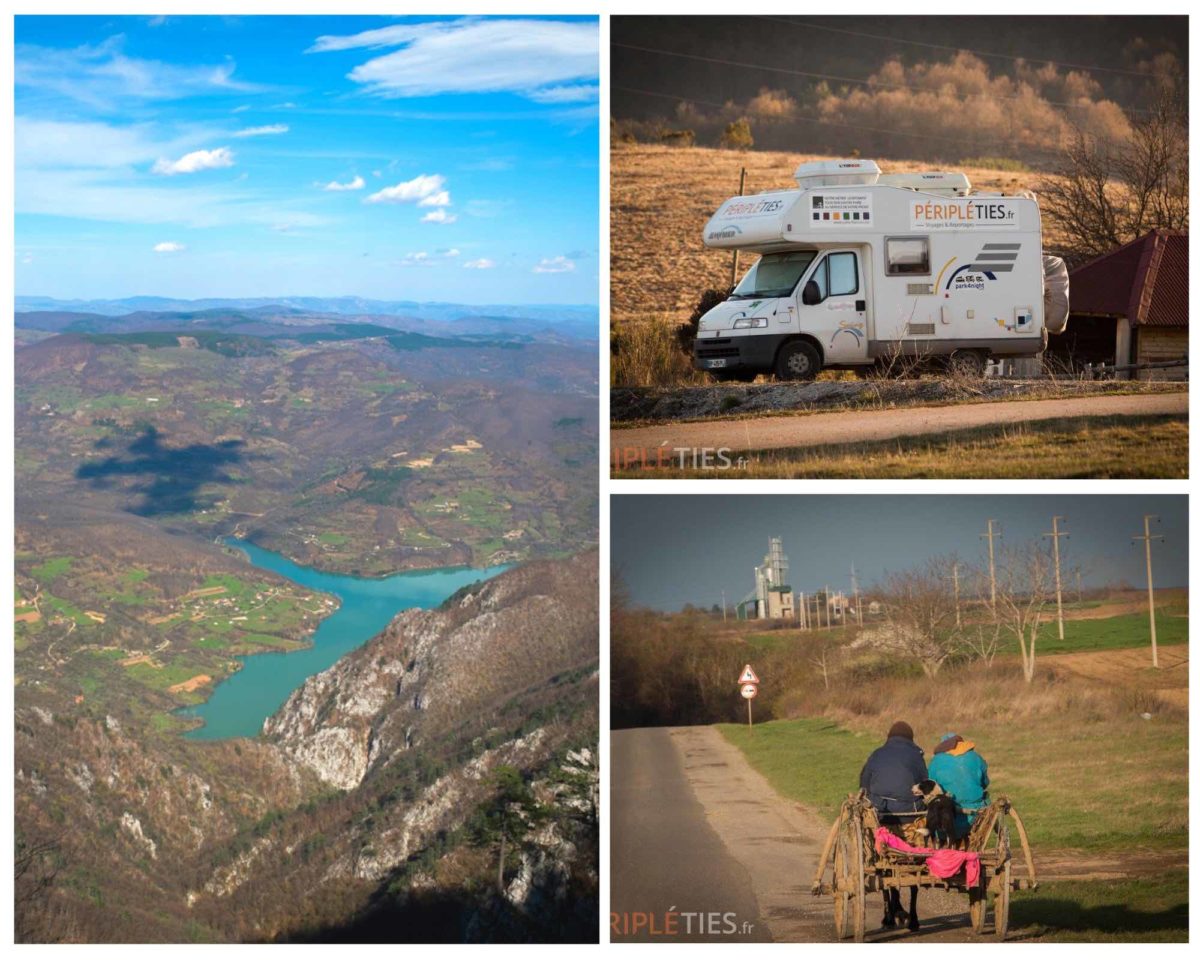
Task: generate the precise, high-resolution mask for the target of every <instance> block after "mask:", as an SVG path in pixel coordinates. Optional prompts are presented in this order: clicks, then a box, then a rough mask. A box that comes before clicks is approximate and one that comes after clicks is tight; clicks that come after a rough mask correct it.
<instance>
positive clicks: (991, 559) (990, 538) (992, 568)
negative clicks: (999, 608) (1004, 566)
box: [979, 520, 1003, 620]
mask: <svg viewBox="0 0 1200 960" xmlns="http://www.w3.org/2000/svg"><path fill="white" fill-rule="evenodd" d="M995 522H996V521H995V520H989V521H988V528H987V533H981V534H980V535H979V539H980V540H987V542H988V576H989V577H990V578H991V581H992V619H993V620H995V619H996V546H995V543H994V540H995V539H996V538H997V537H1000V534H998V533H996V531H995V530H993V529H992V524H994V523H995ZM1000 538H1001V539H1003V538H1002V537H1000Z"/></svg>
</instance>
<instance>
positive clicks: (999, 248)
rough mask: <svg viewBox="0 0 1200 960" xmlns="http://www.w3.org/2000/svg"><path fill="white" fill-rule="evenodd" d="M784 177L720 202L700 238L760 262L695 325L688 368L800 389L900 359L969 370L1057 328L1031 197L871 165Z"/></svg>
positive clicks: (1032, 349)
mask: <svg viewBox="0 0 1200 960" xmlns="http://www.w3.org/2000/svg"><path fill="white" fill-rule="evenodd" d="M795 176H796V183H797V189H795V190H782V191H778V192H772V193H760V194H758V195H756V196H743V197H733V198H731V199H729V200H727V201H725V203H723V204H722V205H721V208H720V209H719V210H717V212H716V213H715V214H713V217H712V219H711V220H709V221H708V225H707V226H706V227H705V228H704V243H705V245H707V246H709V247H715V248H718V249H724V250H743V251H746V252H749V253H757V254H761V257H760V258H759V260H758V261H757V262H756V263H755V264H754V265H753V266H752V267H751V268H750V270H749V271H747V273H746V275H745V276H744V277H743V278H742V280H741V282H740V283H739V284H738V285H737V287H735V288H734V290H733V292H732V294H730V296H729V299H727V300H726V301H725V302H723V303H721V304H719V305H718V306H716V307H713V309H711V310H709V311H708V313H706V314H705V315H704V316H703V317H702V318H701V319H700V325H699V330H698V331H697V334H696V342H695V347H694V363H695V366H696V368H697V369H700V370H707V371H709V372H710V373H712V374H713V375H714V376H715V377H716V378H717V379H721V380H732V379H737V380H751V379H753V378H754V376H755V375H757V374H759V373H769V372H773V373H774V374H775V375H776V376H778V377H779V378H781V379H787V380H806V379H811V378H812V377H815V376H816V375H817V373H818V372H819V371H820V370H821V369H822V368H823V367H857V366H863V365H866V364H872V363H876V362H884V361H891V360H892V359H893V358H896V357H901V356H903V357H918V358H937V359H938V360H940V361H944V362H946V363H948V364H950V365H952V366H953V367H955V368H957V369H959V370H962V371H963V372H968V373H980V374H982V372H983V370H984V368H985V365H986V362H987V361H988V359H989V358H993V357H995V358H999V357H1021V356H1029V355H1033V354H1038V353H1040V352H1041V351H1042V349H1043V348H1044V347H1045V344H1046V334H1047V331H1050V332H1054V333H1057V332H1060V330H1061V329H1062V328H1063V327H1064V326H1065V324H1066V314H1067V308H1066V294H1065V280H1066V271H1065V269H1064V268H1063V267H1062V262H1061V261H1057V258H1048V260H1056V264H1053V265H1049V266H1048V267H1047V269H1049V270H1050V272H1051V273H1052V274H1053V282H1052V283H1051V284H1049V285H1048V284H1047V283H1046V281H1045V280H1044V276H1043V274H1044V269H1043V263H1042V224H1041V214H1040V213H1039V211H1038V205H1037V200H1036V199H1035V198H1034V197H1033V195H1032V194H1028V193H1022V194H1018V195H1015V196H1006V195H1003V194H998V193H978V192H975V191H972V189H971V184H970V182H969V181H968V180H967V178H966V176H965V175H963V174H961V173H911V174H881V173H880V171H879V166H878V165H877V164H876V163H875V162H874V161H872V160H830V161H821V162H817V163H805V164H802V165H801V166H800V167H799V168H798V169H797V170H796V175H795ZM1050 286H1053V287H1054V296H1053V298H1052V297H1051V295H1050V292H1049V287H1050Z"/></svg>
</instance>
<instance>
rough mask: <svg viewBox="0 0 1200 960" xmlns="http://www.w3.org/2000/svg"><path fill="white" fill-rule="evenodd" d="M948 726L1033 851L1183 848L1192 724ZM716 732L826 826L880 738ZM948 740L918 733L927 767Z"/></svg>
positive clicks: (775, 726) (802, 724)
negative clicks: (972, 743)
mask: <svg viewBox="0 0 1200 960" xmlns="http://www.w3.org/2000/svg"><path fill="white" fill-rule="evenodd" d="M946 726H947V727H948V728H956V727H962V728H963V729H962V730H960V731H959V732H963V733H964V735H966V736H970V737H972V738H974V739H975V740H976V741H977V743H978V749H979V752H980V753H981V754H982V755H983V756H984V758H985V759H986V760H987V762H988V767H989V771H990V775H991V780H992V788H991V792H992V795H993V796H995V795H997V794H1001V793H1003V794H1007V795H1008V797H1009V798H1010V799H1011V800H1012V801H1013V803H1014V804H1015V805H1016V807H1017V809H1018V811H1019V812H1020V813H1021V816H1022V818H1023V819H1024V821H1025V824H1026V826H1027V828H1028V830H1029V836H1030V840H1031V842H1032V843H1033V845H1034V849H1035V850H1038V849H1042V850H1050V849H1071V850H1082V851H1092V852H1096V853H1110V852H1112V851H1114V850H1122V849H1130V848H1138V849H1143V850H1145V849H1149V850H1178V849H1184V848H1186V846H1187V746H1188V744H1187V723H1186V721H1183V720H1165V719H1164V720H1156V721H1154V722H1147V721H1144V720H1142V719H1141V718H1140V717H1138V716H1136V715H1135V714H1132V713H1130V715H1129V719H1125V720H1120V719H1118V720H1097V721H1096V722H1095V723H1092V724H1090V725H1086V724H1078V723H1073V724H1071V725H1070V726H1069V727H1065V728H1064V727H1058V728H1056V729H1053V730H1048V729H1046V728H1045V727H1043V726H1042V725H1041V724H1040V723H1031V724H1021V723H1019V722H1014V723H1013V724H1011V725H1010V726H1009V728H1007V729H1004V730H998V729H990V730H981V731H974V730H971V729H970V727H969V726H965V727H964V725H963V724H962V723H959V722H956V721H953V720H948V721H947V724H946ZM718 729H719V730H720V731H721V733H722V734H723V735H724V736H725V738H726V739H727V740H729V741H730V742H731V743H732V744H734V745H735V746H736V747H738V748H739V749H740V750H741V751H742V752H743V753H745V755H746V758H747V759H748V760H749V761H750V763H751V765H752V766H754V768H755V769H756V770H758V771H759V772H760V773H762V774H763V776H765V777H766V778H767V780H768V781H769V782H770V783H771V785H772V786H773V787H774V788H775V790H776V791H778V792H779V793H780V795H782V796H784V797H787V798H788V799H791V800H795V801H797V802H799V803H803V804H805V805H806V806H811V807H813V808H814V809H815V810H817V811H818V812H819V813H821V814H822V815H823V816H824V817H826V818H827V819H830V820H832V818H833V817H834V816H835V815H836V813H837V809H838V807H839V805H840V804H841V801H842V799H843V798H844V797H845V796H846V794H847V793H851V792H854V791H856V790H857V789H858V774H859V771H860V770H861V769H862V765H863V763H864V762H865V761H866V759H867V756H868V755H869V754H870V752H871V751H872V750H874V749H875V748H876V747H877V746H879V744H880V743H881V742H882V739H883V738H882V735H881V734H879V733H868V732H866V731H852V730H849V729H846V728H844V727H842V726H839V725H838V724H836V723H833V722H832V721H829V720H824V719H819V718H803V719H797V720H775V721H771V722H768V723H762V724H755V726H754V728H753V729H752V730H751V729H749V728H747V727H746V726H743V725H738V724H719V725H718ZM942 732H944V731H941V730H939V731H936V732H935V731H932V730H929V731H922V730H920V729H918V731H917V733H918V736H917V742H918V743H921V744H922V746H924V747H925V748H926V751H927V759H928V752H929V751H931V750H932V746H933V743H934V741H935V738H936V736H937V735H938V734H939V733H942ZM1056 738H1061V741H1060V740H1058V739H1056ZM1068 744H1069V745H1068ZM1151 785H1152V786H1153V789H1146V788H1149V787H1150V786H1151ZM1139 786H1140V787H1141V788H1142V789H1139Z"/></svg>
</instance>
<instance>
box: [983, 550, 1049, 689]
mask: <svg viewBox="0 0 1200 960" xmlns="http://www.w3.org/2000/svg"><path fill="white" fill-rule="evenodd" d="M1053 569H1054V561H1053V560H1052V558H1051V557H1050V554H1049V552H1048V551H1047V549H1046V547H1045V545H1044V544H1042V543H1039V542H1037V541H1031V542H1029V543H1026V544H1017V545H1014V546H1010V547H1007V548H1005V549H1004V550H1002V551H1001V553H1000V560H999V563H998V564H997V570H996V620H997V622H998V623H999V624H1000V625H1002V627H1003V629H1004V630H1005V631H1006V632H1008V633H1010V634H1012V636H1013V637H1014V638H1015V639H1016V641H1017V646H1018V647H1019V648H1020V651H1021V672H1022V674H1023V675H1024V677H1025V682H1026V683H1030V682H1031V681H1032V680H1033V673H1034V670H1035V669H1036V667H1037V638H1038V630H1039V629H1040V627H1041V622H1042V611H1043V610H1044V609H1045V607H1046V605H1047V604H1048V603H1049V602H1050V598H1051V597H1052V596H1053V595H1054V576H1053V572H1052V571H1053Z"/></svg>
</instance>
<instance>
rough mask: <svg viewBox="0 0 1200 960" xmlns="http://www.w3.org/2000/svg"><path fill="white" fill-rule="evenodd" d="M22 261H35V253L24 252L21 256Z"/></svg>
mask: <svg viewBox="0 0 1200 960" xmlns="http://www.w3.org/2000/svg"><path fill="white" fill-rule="evenodd" d="M21 262H22V263H33V254H32V253H26V254H24V255H23V256H22V257H21Z"/></svg>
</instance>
